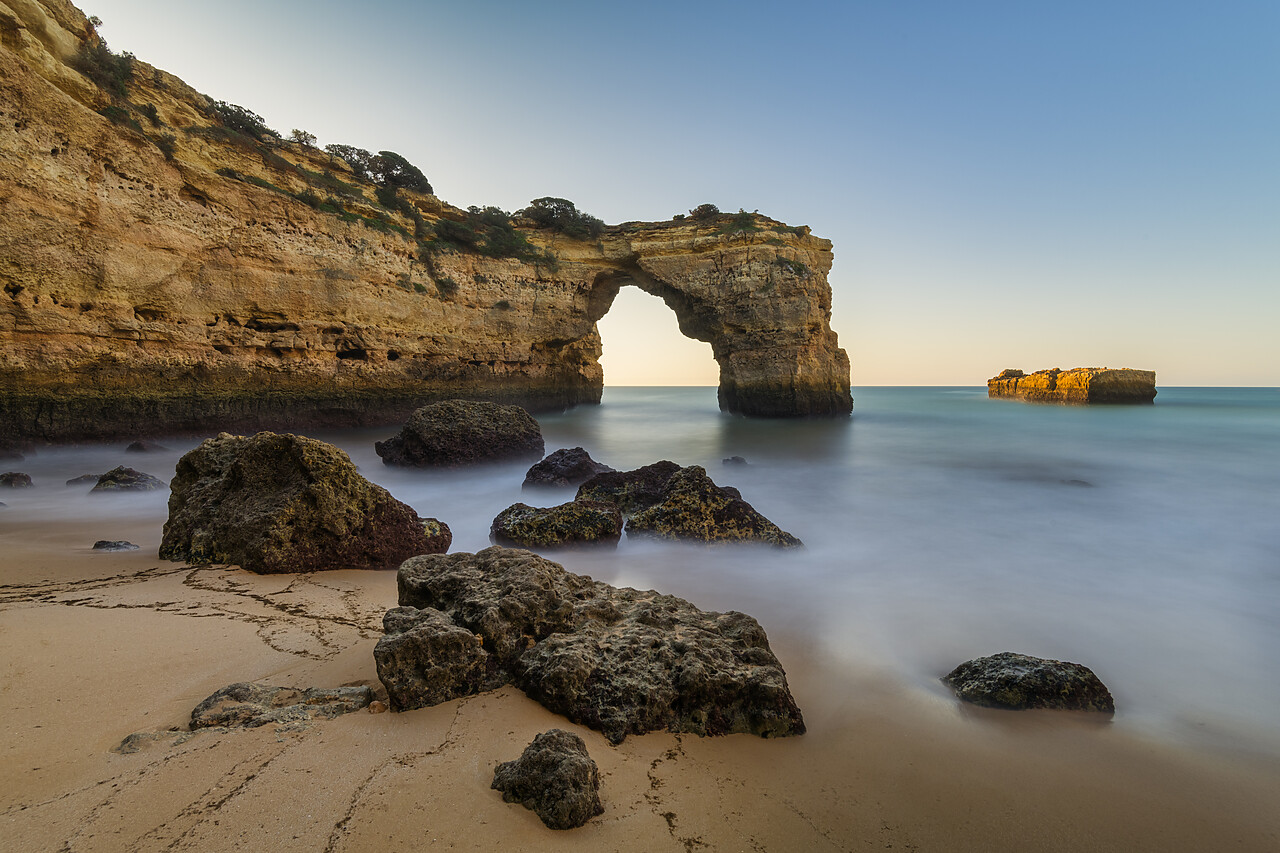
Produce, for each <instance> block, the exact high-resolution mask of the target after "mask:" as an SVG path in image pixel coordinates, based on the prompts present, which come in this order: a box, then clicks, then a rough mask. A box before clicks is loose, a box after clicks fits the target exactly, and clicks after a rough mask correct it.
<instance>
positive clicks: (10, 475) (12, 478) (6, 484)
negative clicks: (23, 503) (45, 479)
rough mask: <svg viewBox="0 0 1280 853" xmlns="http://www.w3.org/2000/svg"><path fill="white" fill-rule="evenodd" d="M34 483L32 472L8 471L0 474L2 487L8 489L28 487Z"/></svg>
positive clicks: (0, 485)
mask: <svg viewBox="0 0 1280 853" xmlns="http://www.w3.org/2000/svg"><path fill="white" fill-rule="evenodd" d="M32 485H33V483H32V482H31V475H30V474H23V473H22V472H20V471H6V472H5V473H3V474H0V487H3V488H6V489H27V488H30V487H31V486H32Z"/></svg>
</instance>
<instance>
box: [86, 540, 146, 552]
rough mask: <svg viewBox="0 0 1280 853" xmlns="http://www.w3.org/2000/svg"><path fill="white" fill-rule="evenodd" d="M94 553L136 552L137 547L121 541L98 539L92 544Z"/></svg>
mask: <svg viewBox="0 0 1280 853" xmlns="http://www.w3.org/2000/svg"><path fill="white" fill-rule="evenodd" d="M93 550H95V551H136V550H138V546H137V545H134V544H133V543H132V542H126V541H125V540H123V539H99V540H98V541H97V542H94V543H93Z"/></svg>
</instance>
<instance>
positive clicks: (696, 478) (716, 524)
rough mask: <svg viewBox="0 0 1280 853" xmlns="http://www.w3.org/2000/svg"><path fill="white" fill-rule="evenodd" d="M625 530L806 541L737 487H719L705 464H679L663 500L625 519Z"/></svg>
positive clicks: (669, 536)
mask: <svg viewBox="0 0 1280 853" xmlns="http://www.w3.org/2000/svg"><path fill="white" fill-rule="evenodd" d="M627 535H628V536H632V535H640V536H646V535H648V536H657V537H660V538H663V539H696V540H698V541H702V542H767V543H769V544H770V545H778V546H780V547H786V548H790V547H794V546H797V545H800V544H802V543H801V542H800V540H799V539H797V538H796V537H794V536H792V535H791V534H790V533H787V532H786V531H785V530H782V529H781V528H780V527H778V526H777V525H776V524H774V523H773V522H772V521H770V520H769V519H767V518H765V517H764V516H763V515H761V514H760V513H758V512H756V510H755V508H754V507H752V506H751V504H749V503H747V502H746V501H744V500H742V497H741V495H740V494H739V493H738V490H737V489H730V488H722V487H720V486H717V485H716V484H715V483H714V482H713V481H712V480H711V478H710V477H708V476H707V472H706V471H705V470H703V469H702V467H701V466H698V465H691V466H689V467H688V468H681V469H680V470H679V471H677V472H676V473H675V474H672V475H671V479H669V480H668V481H667V484H666V487H665V488H664V489H663V493H662V500H661V501H660V502H658V503H656V504H654V505H653V506H651V507H648V508H647V509H642V510H640V511H639V512H637V513H635V514H634V515H632V516H631V518H630V519H628V520H627Z"/></svg>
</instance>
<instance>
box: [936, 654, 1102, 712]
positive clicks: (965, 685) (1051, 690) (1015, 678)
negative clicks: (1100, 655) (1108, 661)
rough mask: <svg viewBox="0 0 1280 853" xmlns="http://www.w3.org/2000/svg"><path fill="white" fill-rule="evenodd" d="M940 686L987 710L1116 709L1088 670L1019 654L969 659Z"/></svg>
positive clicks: (1078, 666) (1083, 667)
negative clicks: (947, 687) (946, 687)
mask: <svg viewBox="0 0 1280 853" xmlns="http://www.w3.org/2000/svg"><path fill="white" fill-rule="evenodd" d="M942 682H943V683H944V684H947V685H949V686H950V687H951V688H952V689H954V690H955V691H956V695H957V696H958V697H960V698H961V699H963V700H965V701H966V702H972V703H973V704H975V705H982V706H984V707H987V708H1006V709H1009V710H1014V711H1021V710H1026V709H1029V708H1055V709H1059V710H1064V711H1102V712H1105V713H1108V714H1110V713H1114V712H1115V710H1116V706H1115V701H1114V700H1113V699H1112V698H1111V692H1110V691H1109V690H1107V688H1106V686H1105V685H1104V684H1103V683H1102V682H1101V681H1100V680H1099V679H1098V676H1096V675H1094V674H1093V671H1092V670H1091V669H1089V668H1088V667H1087V666H1084V665H1082V664H1078V663H1067V662H1065V661H1060V660H1046V659H1045V658H1036V657H1031V656H1029V655H1020V654H1017V653H1015V652H1001V653H1000V654H997V655H991V656H990V657H985V658H976V659H974V660H971V661H966V662H965V663H962V664H960V665H959V666H958V667H956V668H955V669H953V670H952V671H951V672H950V673H948V674H947V675H945V676H943V678H942Z"/></svg>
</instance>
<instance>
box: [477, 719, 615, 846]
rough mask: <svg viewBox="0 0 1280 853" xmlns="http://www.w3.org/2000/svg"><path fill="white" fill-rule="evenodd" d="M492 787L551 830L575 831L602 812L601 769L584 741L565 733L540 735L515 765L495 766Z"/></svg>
mask: <svg viewBox="0 0 1280 853" xmlns="http://www.w3.org/2000/svg"><path fill="white" fill-rule="evenodd" d="M492 787H493V788H494V790H497V791H501V792H502V799H503V800H504V801H506V802H508V803H520V804H521V805H523V806H524V807H525V808H526V809H529V810H530V811H532V812H534V813H535V814H537V815H538V817H540V818H542V822H543V823H545V824H546V825H547V826H549V827H550V828H552V829H574V828H576V827H579V826H582V825H583V824H584V823H586V822H587V821H589V820H591V818H593V817H595V816H596V815H599V814H604V806H603V805H601V804H600V770H599V768H597V767H596V763H595V761H593V760H592V759H591V756H590V755H589V754H588V753H587V745H586V744H585V743H583V742H582V738H580V737H578V736H577V735H576V734H574V733H573V732H566V731H565V730H563V729H551V730H550V731H547V732H543V733H542V734H540V735H538V736H537V737H535V738H534V739H533V742H532V743H531V744H529V745H528V746H527V747H525V749H524V752H522V753H521V754H520V757H519V758H517V759H516V760H515V761H506V762H503V763H502V764H499V765H498V768H497V770H495V771H494V774H493V785H492Z"/></svg>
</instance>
